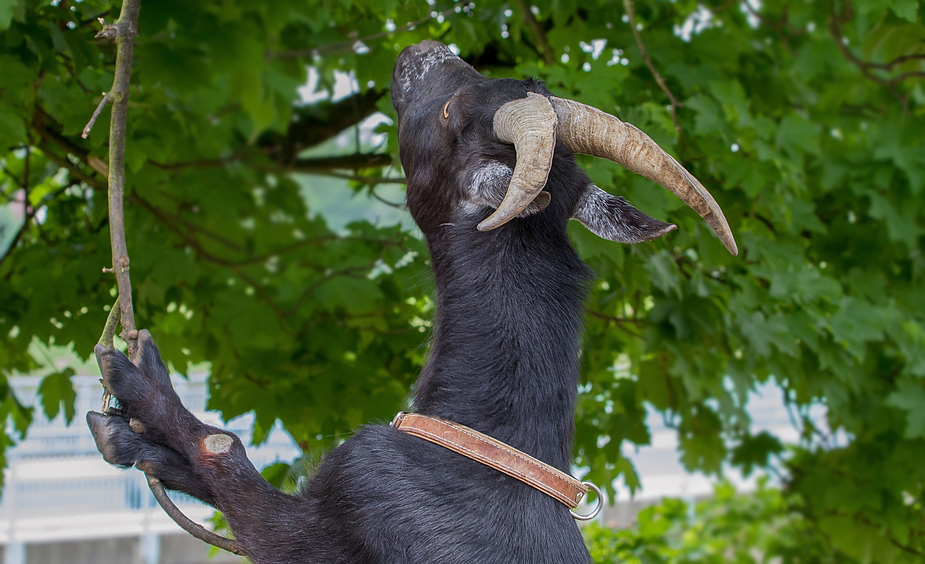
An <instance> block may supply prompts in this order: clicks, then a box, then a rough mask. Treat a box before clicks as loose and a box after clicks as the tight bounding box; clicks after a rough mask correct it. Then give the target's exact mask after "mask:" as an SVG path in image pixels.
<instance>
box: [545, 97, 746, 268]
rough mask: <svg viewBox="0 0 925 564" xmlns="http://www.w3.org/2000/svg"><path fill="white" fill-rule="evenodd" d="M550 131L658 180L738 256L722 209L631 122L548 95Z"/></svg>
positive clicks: (589, 152)
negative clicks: (553, 118)
mask: <svg viewBox="0 0 925 564" xmlns="http://www.w3.org/2000/svg"><path fill="white" fill-rule="evenodd" d="M552 105H553V107H554V108H555V111H556V114H557V115H558V117H559V120H558V127H557V130H556V133H557V135H558V137H559V139H560V140H561V141H562V143H564V144H565V146H566V147H568V148H569V149H570V150H571V151H572V152H573V153H580V154H583V155H592V156H595V157H602V158H605V159H609V160H611V161H613V162H615V163H618V164H620V165H622V166H624V167H626V168H628V169H629V170H631V171H633V172H635V173H637V174H641V175H642V176H645V177H646V178H648V179H649V180H652V181H654V182H657V183H658V184H661V185H662V186H664V187H665V188H668V189H669V190H671V192H672V193H673V194H675V195H676V196H678V197H679V198H681V200H683V201H684V203H685V204H687V205H688V206H690V208H691V209H693V210H694V211H695V212H697V213H698V214H700V217H702V218H703V219H704V220H705V221H706V222H707V223H708V224H709V225H710V227H711V228H713V231H714V232H715V233H716V235H717V236H718V237H719V239H720V241H722V242H723V244H724V245H726V248H727V249H729V252H730V253H732V254H733V255H737V254H739V249H738V247H737V246H736V242H735V239H734V238H733V236H732V230H731V229H729V223H727V222H726V217H725V216H724V215H723V210H721V209H720V207H719V204H717V203H716V200H714V199H713V196H711V195H710V193H709V192H707V189H706V188H704V187H703V185H702V184H700V182H698V181H697V179H696V178H694V176H693V175H692V174H691V173H689V172H687V171H686V170H684V167H683V166H681V165H680V164H679V163H678V161H676V160H674V158H672V156H671V155H669V154H668V153H666V152H665V151H664V150H662V148H661V147H659V146H658V144H657V143H656V142H655V141H653V140H652V138H651V137H649V136H648V135H646V134H645V133H643V132H642V131H640V130H639V129H637V128H636V127H635V126H633V125H630V124H628V123H624V122H622V121H620V120H619V119H617V118H616V117H614V116H612V115H610V114H607V113H604V112H602V111H600V110H598V109H597V108H594V107H591V106H587V105H585V104H581V103H579V102H575V101H573V100H567V99H564V98H555V97H553V98H552Z"/></svg>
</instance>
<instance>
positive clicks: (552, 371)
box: [415, 222, 589, 470]
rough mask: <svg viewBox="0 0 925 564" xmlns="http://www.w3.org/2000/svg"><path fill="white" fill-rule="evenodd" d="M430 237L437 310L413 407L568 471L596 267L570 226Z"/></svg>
mask: <svg viewBox="0 0 925 564" xmlns="http://www.w3.org/2000/svg"><path fill="white" fill-rule="evenodd" d="M524 223H527V222H524ZM428 244H429V246H430V250H431V256H432V257H433V265H434V272H435V275H436V279H437V318H436V323H435V327H434V336H433V342H432V345H431V352H430V357H429V359H428V362H427V365H426V366H425V368H424V370H423V372H422V374H421V377H420V379H419V380H418V384H417V394H416V399H415V408H416V409H417V410H418V411H420V412H422V413H426V414H431V415H437V416H440V417H444V418H447V419H450V420H453V421H456V422H458V423H461V424H463V425H468V426H470V427H473V428H475V429H477V430H479V431H482V432H484V433H487V434H489V435H491V436H493V437H495V438H497V439H499V440H502V441H505V442H507V443H508V444H510V445H511V446H514V447H515V448H518V449H521V450H523V451H525V452H527V453H528V454H531V455H533V456H536V457H538V458H540V459H541V460H543V461H544V462H547V463H549V464H552V465H554V466H557V467H559V468H562V469H564V470H567V469H568V466H569V460H570V456H571V442H572V435H573V432H574V410H575V395H576V392H577V385H578V368H579V358H578V352H579V337H580V333H581V326H582V307H583V301H584V297H585V293H586V291H585V286H586V285H587V280H588V279H589V273H588V270H587V267H586V266H585V265H584V264H583V263H582V262H581V260H580V259H579V258H578V256H577V255H576V254H575V252H574V250H573V249H572V247H571V245H570V243H569V241H568V236H567V235H566V233H565V229H564V227H563V228H562V229H559V230H552V231H550V230H549V229H548V226H547V228H546V229H540V228H536V227H535V228H534V229H530V225H529V224H528V225H519V226H518V225H509V226H506V227H505V228H503V229H499V230H497V231H493V232H490V233H480V232H478V231H476V230H475V228H474V225H471V226H467V227H463V226H452V225H448V226H446V232H445V233H442V234H440V235H438V236H433V237H429V238H428Z"/></svg>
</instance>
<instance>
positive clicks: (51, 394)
mask: <svg viewBox="0 0 925 564" xmlns="http://www.w3.org/2000/svg"><path fill="white" fill-rule="evenodd" d="M74 374H75V372H74V369H73V368H66V369H64V370H62V371H61V372H55V373H54V374H49V375H48V376H45V378H43V379H42V383H41V384H39V389H38V395H39V396H40V397H41V402H42V409H43V410H44V411H45V415H46V416H47V417H48V419H54V418H55V417H57V416H58V413H60V412H61V410H62V408H63V410H64V420H65V422H66V423H67V424H70V423H71V421H73V420H74V402H75V401H76V400H77V392H76V390H75V389H74V384H73V383H72V382H71V376H74Z"/></svg>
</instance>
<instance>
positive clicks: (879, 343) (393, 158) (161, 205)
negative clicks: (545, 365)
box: [0, 0, 925, 564]
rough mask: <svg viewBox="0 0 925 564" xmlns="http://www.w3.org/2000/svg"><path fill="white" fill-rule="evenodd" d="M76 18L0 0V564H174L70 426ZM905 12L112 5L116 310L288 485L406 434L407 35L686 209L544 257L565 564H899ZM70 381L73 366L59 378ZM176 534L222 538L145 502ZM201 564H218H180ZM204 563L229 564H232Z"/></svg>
mask: <svg viewBox="0 0 925 564" xmlns="http://www.w3.org/2000/svg"><path fill="white" fill-rule="evenodd" d="M119 7H120V6H119V5H118V4H111V3H109V2H103V1H97V0H85V1H79V2H78V1H63V0H62V1H53V2H47V1H37V0H35V1H33V0H0V378H2V385H0V417H2V418H3V419H4V421H5V424H6V425H5V433H3V434H0V449H2V453H3V460H2V462H3V464H4V466H5V468H6V471H5V472H4V488H3V498H2V504H0V543H2V544H3V554H4V559H5V562H6V563H7V564H20V563H25V562H28V563H30V564H32V563H43V564H45V563H48V564H51V563H53V562H132V563H135V562H144V563H145V564H152V563H154V562H164V563H167V562H171V563H172V562H189V563H191V564H192V563H198V562H205V561H207V559H208V558H209V556H208V552H209V551H208V549H207V548H206V547H205V545H202V544H201V543H198V541H193V540H191V539H189V538H187V537H186V536H185V535H184V534H183V533H178V532H177V529H176V528H175V526H174V525H172V524H171V522H170V521H169V520H168V518H167V517H166V516H165V515H164V514H163V512H162V511H161V510H160V509H159V508H158V507H157V506H156V505H155V504H154V503H153V501H152V499H151V497H150V494H149V493H148V491H147V489H146V487H145V486H144V483H143V480H141V475H140V473H138V472H135V471H130V472H119V471H116V470H114V469H111V468H110V467H108V466H107V465H106V464H105V463H103V462H102V460H101V459H100V457H99V455H98V454H97V453H96V451H95V448H94V447H93V445H92V442H91V441H90V437H89V433H88V432H87V431H86V427H85V424H84V422H83V418H84V415H85V412H86V411H87V410H89V409H99V395H100V392H101V391H100V389H99V385H98V383H97V379H98V372H97V370H96V368H95V363H94V362H93V361H92V358H90V357H91V356H92V348H93V345H94V344H95V343H96V341H97V339H98V337H99V334H100V331H101V330H102V327H103V323H104V321H105V319H106V316H107V315H108V310H109V308H110V307H111V305H112V302H113V301H114V299H115V287H114V286H115V284H114V281H113V280H112V277H111V276H110V275H108V274H104V273H103V272H102V269H103V268H105V267H109V266H111V252H110V242H109V228H108V227H109V226H108V219H107V203H106V202H107V200H106V178H105V176H104V174H105V172H106V165H105V163H106V162H107V153H108V134H107V129H108V122H109V119H110V111H109V108H108V106H107V107H105V108H104V109H103V113H102V115H101V116H100V119H99V121H98V123H97V124H96V125H95V127H94V129H93V130H92V132H91V133H90V135H89V137H88V138H86V139H84V138H82V137H81V130H82V129H83V128H84V127H85V126H86V125H87V122H88V121H89V119H90V116H91V114H92V113H93V111H94V109H95V108H96V107H97V105H98V104H99V102H100V100H101V98H102V94H101V93H103V92H106V91H108V90H109V89H110V88H111V85H112V80H113V69H114V60H115V47H114V46H113V45H112V44H111V43H110V42H109V41H107V40H104V39H96V38H95V37H94V36H95V34H96V33H97V32H98V31H99V30H100V28H101V24H100V23H99V21H98V18H103V19H104V20H105V21H108V22H112V21H113V20H115V18H116V17H118V12H119ZM922 12H923V4H922V3H921V2H917V1H915V0H880V1H876V2H874V1H870V2H848V1H844V0H842V1H838V0H825V1H821V0H820V1H812V0H810V1H801V2H790V3H788V2H775V3H769V2H762V1H759V0H745V1H739V2H737V1H716V2H696V1H686V0H676V1H672V2H669V1H637V2H632V1H630V0H625V1H623V2H611V1H593V0H588V1H584V0H555V1H552V2H532V3H531V2H526V1H525V0H524V1H521V0H516V1H510V2H505V1H500V0H485V1H482V2H468V3H466V2H441V1H435V0H431V1H430V2H423V1H414V2H411V1H407V2H405V1H401V0H386V1H382V0H342V1H340V2H333V1H313V0H312V1H305V0H300V1H296V0H277V1H275V2H273V3H253V2H242V1H238V0H222V1H221V2H218V1H204V2H199V3H194V4H189V3H181V2H173V1H169V0H164V1H162V2H158V3H156V4H154V3H148V4H144V3H143V5H142V8H141V15H140V20H139V35H138V37H137V39H136V42H135V43H136V47H135V58H134V64H133V67H132V93H131V98H130V102H129V118H128V119H129V133H128V139H127V147H126V151H127V154H126V163H127V173H128V182H127V190H126V210H125V212H126V223H127V230H128V232H127V236H128V248H129V253H130V256H131V260H132V265H131V277H132V282H133V288H134V300H135V314H136V319H137V324H138V326H139V327H143V328H148V329H149V330H150V331H151V332H152V334H153V335H154V337H155V339H156V340H157V342H158V345H159V346H160V348H161V351H162V353H163V355H164V357H165V360H167V361H169V363H170V367H171V370H172V372H173V373H174V376H175V384H176V386H177V388H178V390H179V391H180V392H181V394H183V396H184V400H185V401H187V405H189V406H190V408H191V409H193V410H194V411H196V412H197V413H200V414H202V415H203V416H204V417H206V418H209V419H210V420H211V421H215V422H217V423H222V424H225V425H227V426H228V427H229V428H230V429H233V430H235V432H237V433H239V434H240V435H241V436H242V439H245V442H249V443H250V444H251V445H252V446H251V450H250V452H251V456H252V459H253V460H254V461H255V463H256V464H257V465H258V467H259V468H263V469H264V474H265V476H266V477H267V479H268V480H270V481H271V482H272V483H274V484H275V485H278V486H279V487H282V488H284V489H295V488H298V487H299V484H300V483H301V482H302V481H303V480H304V479H305V477H306V476H310V475H311V473H312V469H313V468H314V466H315V465H316V464H317V461H318V460H319V459H320V458H321V456H323V453H324V452H325V451H326V450H328V449H330V448H331V447H333V446H336V445H337V444H338V443H339V442H341V441H343V440H344V439H345V438H347V437H348V436H350V433H351V430H352V429H355V428H356V427H358V426H360V425H362V424H364V423H367V422H370V421H373V422H386V421H388V420H390V419H391V417H392V415H394V413H395V412H396V411H398V410H400V409H401V408H403V407H404V406H405V405H406V401H407V397H408V393H409V389H410V386H411V384H412V383H413V381H414V378H415V376H416V374H417V372H418V370H419V368H420V366H421V365H422V363H423V360H424V358H425V356H426V354H427V339H428V332H429V329H430V320H431V318H432V316H433V285H432V279H431V276H430V274H429V266H428V257H427V253H426V249H425V247H424V245H423V243H422V241H421V238H420V234H419V233H418V232H417V231H416V229H415V227H414V226H413V224H412V222H411V221H410V218H409V217H408V214H407V212H406V211H405V210H404V209H403V197H404V196H403V194H404V185H403V184H404V178H403V173H402V170H401V166H400V163H399V161H398V156H397V143H396V138H395V128H394V117H395V116H394V111H393V110H392V108H391V104H390V101H389V84H390V80H391V70H392V65H393V64H394V61H395V58H396V57H397V55H398V53H399V52H400V51H401V49H402V48H403V47H404V46H406V45H409V44H412V43H416V42H418V41H421V40H422V39H437V40H440V41H443V42H444V43H446V44H448V45H450V47H451V49H453V50H454V52H457V53H458V54H459V55H460V56H461V57H463V58H464V59H466V60H467V61H468V62H470V63H471V64H472V65H473V66H475V67H476V68H477V69H478V70H479V71H481V72H483V73H484V74H486V75H488V76H492V77H518V78H522V77H527V76H534V77H538V78H541V79H543V80H545V81H546V83H547V86H548V87H549V88H550V90H552V91H553V92H554V93H555V94H557V95H560V96H565V97H569V98H573V99H577V100H579V101H582V102H585V103H588V104H591V105H594V106H596V107H599V108H601V109H602V110H605V111H607V112H610V113H613V114H614V115H617V116H618V117H620V118H621V119H624V120H625V121H628V122H630V123H633V124H634V125H636V126H638V127H640V128H641V129H643V130H644V131H646V132H647V133H648V134H649V135H650V136H652V137H653V138H654V139H655V140H656V141H657V142H658V143H659V144H660V145H662V146H663V147H664V148H665V149H666V150H667V151H669V152H670V153H672V154H673V155H674V156H675V157H676V158H678V160H679V161H680V162H682V164H684V165H685V167H686V168H687V169H688V170H690V171H691V172H692V173H693V174H694V175H695V176H697V177H698V178H699V179H700V180H701V181H702V182H703V184H704V185H705V186H707V188H708V189H709V190H710V191H711V192H712V193H713V195H714V196H715V198H716V199H717V201H718V202H719V203H720V205H721V206H722V208H723V210H724V211H725V213H726V216H727V218H728V219H729V222H730V225H731V227H732V229H733V231H734V233H735V234H736V238H737V240H738V242H739V247H740V250H741V253H740V255H739V256H738V257H731V256H729V255H728V253H726V251H725V250H724V249H723V247H722V245H721V243H719V241H718V240H716V238H715V237H714V236H713V235H712V234H711V233H710V232H709V229H708V228H707V226H706V225H705V224H704V223H703V222H702V220H700V219H699V218H698V217H697V216H696V214H695V213H693V212H692V211H691V210H689V209H687V208H686V206H684V204H683V203H681V202H680V201H679V200H677V198H675V197H674V196H672V195H671V194H669V193H668V192H667V191H665V190H663V189H661V188H660V187H658V186H656V185H654V184H652V183H651V182H649V181H648V180H646V179H644V178H641V177H637V176H635V175H633V174H632V173H629V172H627V171H625V170H623V169H621V168H619V167H618V166H617V165H614V164H612V163H609V162H599V161H595V160H592V159H587V158H584V157H582V158H580V162H581V163H582V165H583V166H584V167H585V168H586V169H587V171H588V173H589V174H590V175H591V177H592V179H593V180H594V181H595V182H596V183H597V184H598V185H599V186H601V187H603V188H605V189H606V190H609V191H611V192H612V193H614V194H618V195H624V196H626V198H627V199H628V200H629V201H630V202H632V203H633V204H634V205H635V206H637V207H639V208H640V209H642V210H643V211H645V212H646V213H648V214H649V215H652V216H654V217H657V218H659V219H663V220H666V221H671V222H673V223H676V224H678V226H679V229H678V230H677V231H675V232H673V233H671V234H669V235H668V236H666V237H663V238H662V239H660V240H657V241H653V242H650V243H646V244H641V245H634V246H626V245H619V244H616V243H611V242H607V241H603V240H600V239H597V238H596V237H594V236H593V235H591V234H590V233H589V232H588V231H587V230H585V229H584V228H583V227H582V226H581V225H578V224H576V225H573V226H571V227H570V232H571V235H572V238H573V241H574V243H575V245H576V247H577V248H578V250H579V252H580V254H581V255H582V258H583V259H584V260H585V261H586V262H587V263H588V264H589V265H590V266H591V267H592V269H593V270H594V271H595V273H596V274H597V280H596V282H595V284H594V288H593V292H592V296H591V300H590V302H589V304H588V315H587V318H586V329H585V342H584V344H583V351H582V355H583V356H582V362H583V380H582V384H581V388H580V396H579V409H578V413H577V415H576V423H577V437H576V444H575V457H576V458H575V472H576V474H580V475H583V476H585V478H586V479H589V480H591V481H594V482H596V483H598V484H601V485H604V486H605V487H606V490H607V496H608V500H609V501H611V502H615V503H616V505H614V506H613V507H610V508H608V510H607V511H605V512H604V513H603V515H602V517H600V518H599V519H598V521H597V522H596V523H594V524H592V525H590V526H588V527H587V528H586V529H585V532H586V535H587V540H588V542H589V546H590V547H591V550H592V555H593V556H594V557H595V559H596V561H599V562H611V561H612V562H622V561H627V562H693V561H697V562H839V563H841V562H846V563H855V562H922V561H925V514H923V512H922V503H923V481H925V415H923V414H925V380H923V378H925V292H923V291H922V286H923V284H922V283H923V269H925V257H923V254H922V248H923V229H925V211H923V198H922V197H921V196H922V189H923V186H925V151H923V150H922V147H923V138H925V122H923V112H925V110H923V105H925V26H923V22H922ZM88 360H89V361H90V362H89V363H88V362H87V361H88ZM177 502H178V504H179V505H180V506H181V507H182V508H183V509H184V511H186V512H187V513H188V514H189V515H191V516H193V517H194V518H196V519H197V520H200V521H206V520H210V519H211V520H212V521H213V522H214V523H215V525H216V526H218V527H221V520H220V517H219V518H213V517H212V511H211V510H210V509H208V508H205V507H202V506H199V505H196V504H195V503H194V502H192V500H189V499H183V498H178V499H177ZM214 558H215V559H217V560H216V561H225V560H227V559H228V557H227V556H226V555H216V556H214ZM232 560H233V559H232Z"/></svg>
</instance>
